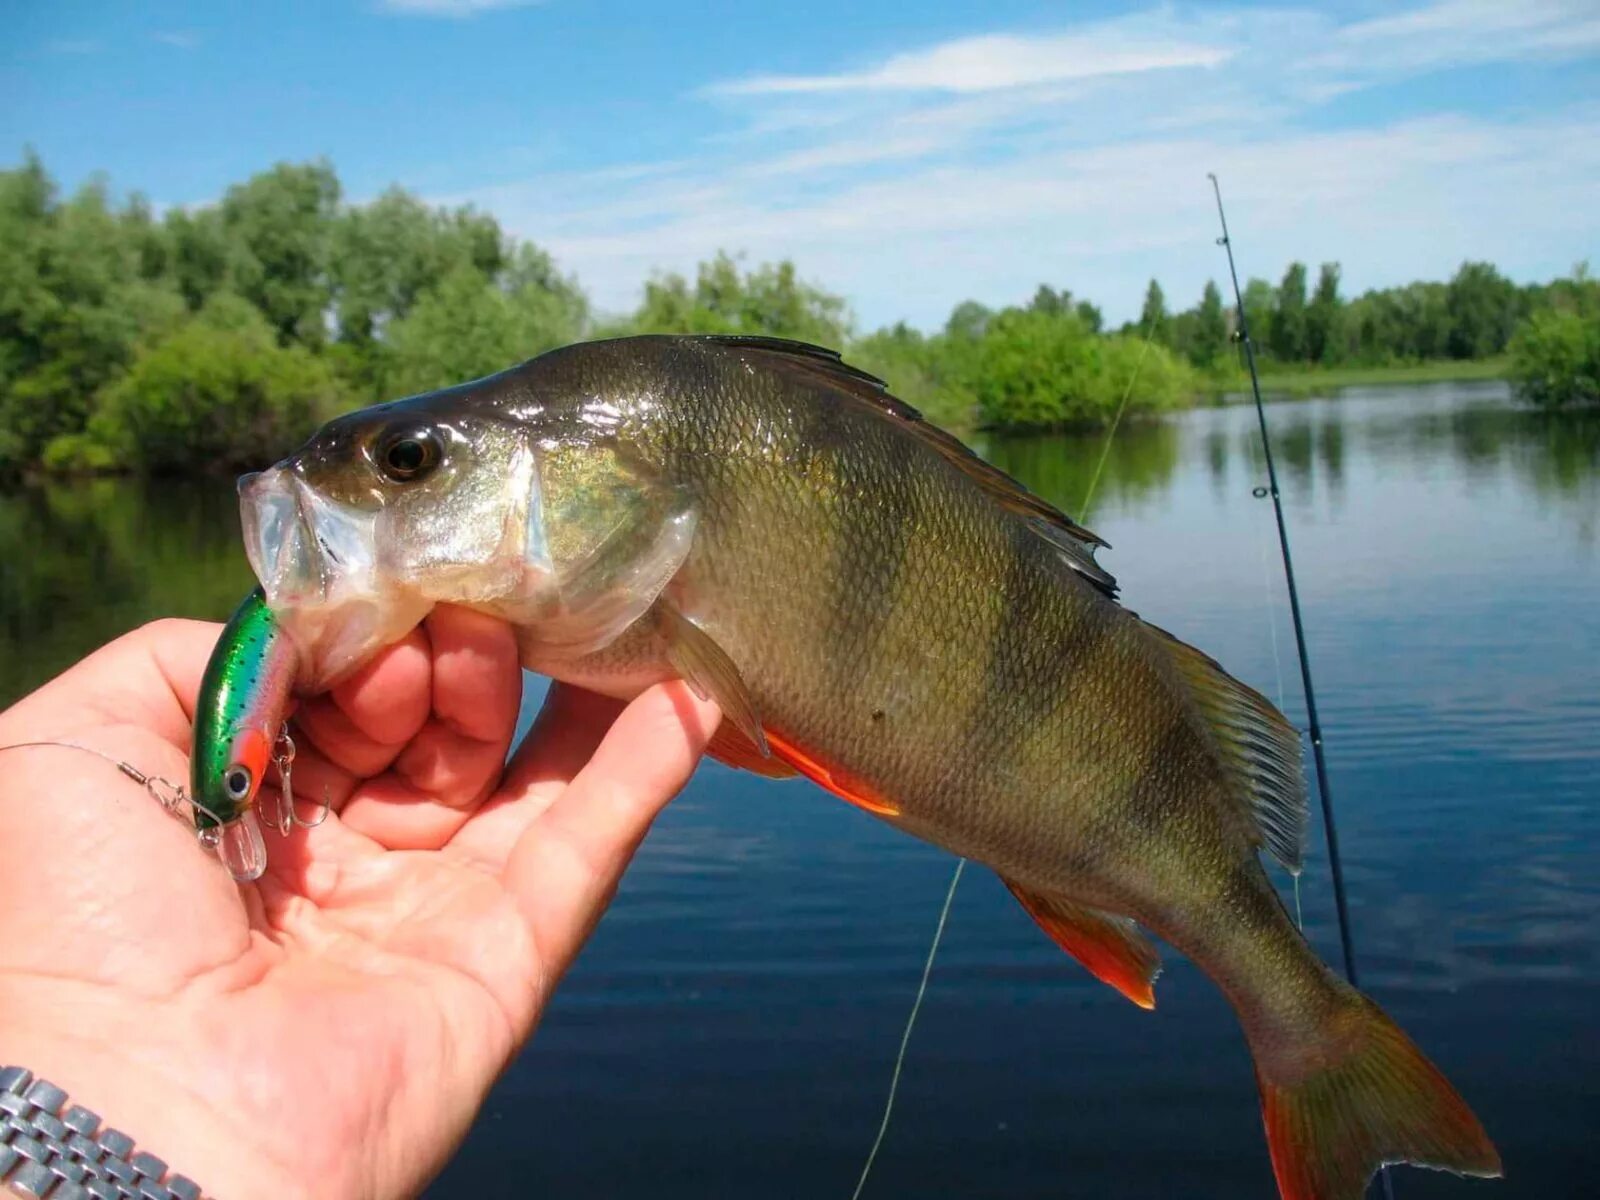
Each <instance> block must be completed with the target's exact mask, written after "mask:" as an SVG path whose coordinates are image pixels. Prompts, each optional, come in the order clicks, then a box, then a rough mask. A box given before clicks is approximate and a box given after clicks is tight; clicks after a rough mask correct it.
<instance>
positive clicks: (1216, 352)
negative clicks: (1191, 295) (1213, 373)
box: [1189, 279, 1228, 367]
mask: <svg viewBox="0 0 1600 1200" xmlns="http://www.w3.org/2000/svg"><path fill="white" fill-rule="evenodd" d="M1227 350H1228V316H1227V313H1225V312H1224V311H1223V308H1222V292H1221V291H1219V290H1218V288H1217V285H1216V284H1215V283H1214V282H1212V281H1211V280H1209V279H1208V280H1206V287H1205V291H1204V292H1202V293H1201V294H1200V307H1199V308H1198V309H1197V310H1196V321H1195V333H1194V342H1193V345H1192V347H1191V349H1190V352H1189V353H1190V360H1191V361H1192V362H1193V363H1194V364H1195V365H1196V366H1197V367H1212V366H1215V365H1216V364H1217V363H1218V362H1220V361H1222V359H1223V358H1224V356H1225V355H1226V354H1227Z"/></svg>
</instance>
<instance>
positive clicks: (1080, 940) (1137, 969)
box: [1000, 875, 1161, 1008]
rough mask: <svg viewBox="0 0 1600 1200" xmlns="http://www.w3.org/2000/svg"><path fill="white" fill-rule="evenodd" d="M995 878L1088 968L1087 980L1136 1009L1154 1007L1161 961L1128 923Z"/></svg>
mask: <svg viewBox="0 0 1600 1200" xmlns="http://www.w3.org/2000/svg"><path fill="white" fill-rule="evenodd" d="M1000 878H1001V882H1003V883H1004V884H1005V885H1006V886H1007V887H1008V888H1010V889H1011V894H1012V895H1013V896H1015V897H1016V898H1017V901H1018V903H1020V904H1021V905H1022V907H1023V908H1024V909H1026V910H1027V913H1028V915H1029V916H1030V917H1032V918H1033V919H1034V920H1035V921H1037V922H1039V927H1040V928H1041V929H1043V930H1044V931H1045V932H1046V933H1048V934H1049V935H1050V937H1051V938H1052V939H1054V941H1055V943H1056V945H1058V946H1060V947H1061V948H1062V949H1063V950H1065V951H1066V952H1067V953H1068V954H1070V955H1072V957H1073V958H1075V959H1077V960H1078V961H1079V962H1080V963H1082V964H1083V965H1084V966H1085V967H1086V968H1088V971H1089V974H1091V975H1093V976H1094V977H1095V978H1096V979H1098V980H1100V981H1101V982H1102V983H1109V984H1110V985H1111V986H1112V987H1114V988H1116V989H1117V991H1119V992H1121V993H1122V994H1123V995H1124V996H1126V997H1127V998H1128V999H1129V1000H1132V1001H1133V1002H1134V1003H1135V1004H1137V1005H1138V1006H1139V1007H1140V1008H1154V1007H1155V1006H1156V995H1155V989H1154V988H1153V987H1152V985H1153V984H1154V983H1155V979H1156V976H1157V975H1159V974H1160V973H1161V959H1160V957H1159V956H1158V955H1157V954H1156V948H1155V947H1154V946H1152V945H1151V944H1150V942H1149V939H1147V938H1146V937H1145V936H1144V935H1143V934H1141V933H1140V932H1139V930H1138V928H1137V927H1136V926H1135V925H1134V923H1133V922H1132V921H1130V920H1129V919H1128V918H1127V917H1119V916H1116V915H1115V914H1113V913H1107V912H1101V911H1100V910H1099V909H1096V908H1086V907H1084V906H1083V905H1081V904H1074V903H1073V902H1072V901H1070V900H1064V899H1062V898H1061V897H1059V896H1052V895H1049V894H1048V893H1045V892H1031V891H1028V890H1027V889H1026V888H1024V887H1022V886H1021V885H1020V884H1015V883H1012V882H1011V881H1010V880H1009V879H1007V878H1005V876H1003V875H1002V876H1001V877H1000Z"/></svg>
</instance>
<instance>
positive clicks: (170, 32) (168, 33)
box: [150, 29, 201, 50]
mask: <svg viewBox="0 0 1600 1200" xmlns="http://www.w3.org/2000/svg"><path fill="white" fill-rule="evenodd" d="M150 40H151V41H152V42H159V43H161V44H162V45H163V46H171V47H173V48H174V49H176V50H193V49H194V48H195V47H196V46H198V45H199V44H200V41H201V38H200V35H199V34H198V33H196V32H195V31H194V30H192V29H162V30H158V31H157V32H155V33H152V34H151V35H150Z"/></svg>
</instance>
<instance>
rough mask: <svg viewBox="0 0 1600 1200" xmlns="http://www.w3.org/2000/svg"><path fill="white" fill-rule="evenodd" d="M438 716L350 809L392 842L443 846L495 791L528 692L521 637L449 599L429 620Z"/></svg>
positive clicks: (362, 789) (375, 834)
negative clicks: (519, 644)
mask: <svg viewBox="0 0 1600 1200" xmlns="http://www.w3.org/2000/svg"><path fill="white" fill-rule="evenodd" d="M427 634H428V640H429V643H430V645H431V647H432V652H433V666H432V715H431V716H430V717H429V718H428V720H427V721H425V722H424V723H423V726H422V728H421V729H420V730H419V731H418V732H417V734H416V735H415V736H414V737H413V738H412V739H411V740H410V741H409V742H408V743H407V744H406V746H405V748H404V749H403V750H401V752H400V753H399V755H398V756H397V757H396V758H395V760H394V764H393V766H392V768H391V769H390V770H389V771H387V772H385V773H384V774H381V775H379V776H377V777H376V778H374V779H371V780H368V781H367V782H366V783H364V784H360V785H359V786H358V787H357V788H356V791H355V794H354V795H353V796H352V797H351V798H350V801H349V802H348V803H347V804H346V805H345V808H344V811H343V817H344V820H345V821H346V822H347V823H348V824H350V825H351V827H352V828H354V829H356V830H357V831H359V832H361V833H363V834H365V835H366V836H368V837H371V838H373V839H374V840H375V841H377V842H379V843H380V844H382V845H384V846H387V847H389V848H391V849H397V850H399V849H407V850H417V849H438V848H439V847H441V846H443V845H444V843H445V842H447V841H448V840H449V839H450V838H451V837H452V836H453V835H454V834H455V833H456V831H457V830H458V829H460V828H461V826H462V824H463V823H464V822H465V821H466V819H467V818H468V816H470V815H471V813H472V811H473V810H474V809H475V808H476V807H477V805H478V804H479V803H481V802H482V801H483V799H484V798H485V797H487V796H488V795H489V793H490V792H491V791H492V790H493V788H494V786H495V784H496V783H497V782H498V781H499V778H500V774H501V771H502V769H503V767H504V764H505V756H506V751H507V749H508V748H509V747H510V744H511V735H512V733H513V732H514V730H515V728H516V718H517V709H518V706H519V703H520V701H521V697H522V669H521V666H520V665H519V661H518V655H517V646H516V638H515V635H514V633H513V631H512V629H511V628H510V626H508V625H506V624H505V623H504V622H503V621H499V620H496V619H494V618H492V617H487V616H484V615H483V614H481V613H475V612H471V611H470V610H467V609H462V608H455V607H452V606H440V607H439V608H437V609H435V610H434V612H433V613H432V614H431V615H430V616H429V618H428V621H427Z"/></svg>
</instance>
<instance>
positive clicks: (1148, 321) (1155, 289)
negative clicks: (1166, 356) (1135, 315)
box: [1139, 279, 1169, 344]
mask: <svg viewBox="0 0 1600 1200" xmlns="http://www.w3.org/2000/svg"><path fill="white" fill-rule="evenodd" d="M1139 331H1140V332H1141V333H1142V334H1143V335H1144V336H1145V337H1147V338H1150V339H1151V340H1153V341H1157V342H1161V343H1163V344H1165V343H1166V341H1167V337H1168V332H1169V331H1168V329H1167V297H1166V295H1165V294H1164V293H1163V292H1162V290H1161V285H1160V284H1159V283H1157V282H1156V281H1155V280H1154V279H1152V280H1151V281H1150V286H1149V287H1147V288H1145V290H1144V307H1143V308H1142V309H1140V310H1139Z"/></svg>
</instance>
